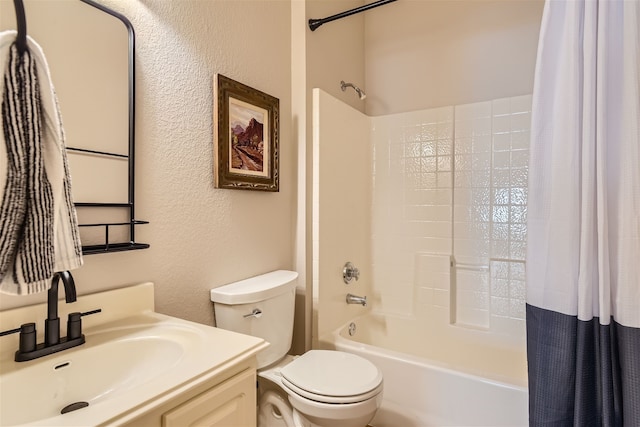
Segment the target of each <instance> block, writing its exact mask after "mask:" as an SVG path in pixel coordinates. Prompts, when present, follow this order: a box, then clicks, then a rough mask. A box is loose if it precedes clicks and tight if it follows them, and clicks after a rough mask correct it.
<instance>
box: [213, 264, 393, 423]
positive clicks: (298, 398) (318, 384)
mask: <svg viewBox="0 0 640 427" xmlns="http://www.w3.org/2000/svg"><path fill="white" fill-rule="evenodd" d="M297 276H298V275H297V273H295V272H292V271H283V270H280V271H274V272H271V273H267V274H264V275H262V276H257V277H253V278H250V279H246V280H243V281H240V282H235V283H232V284H229V285H225V286H221V287H219V288H214V289H212V290H211V300H212V301H213V302H214V311H215V317H216V324H217V326H218V327H220V328H223V329H229V330H233V331H236V332H240V333H245V334H249V335H254V336H258V337H261V338H264V339H265V340H267V341H269V342H270V343H271V346H270V347H269V348H267V349H266V350H264V351H263V352H260V353H259V354H258V355H257V359H258V377H259V381H258V383H259V398H258V400H259V403H258V405H259V407H258V426H259V427H365V426H366V425H367V423H368V422H369V421H371V419H372V418H373V416H374V415H375V413H376V411H377V409H378V408H379V407H380V404H381V402H382V390H383V380H382V373H381V371H380V369H378V368H377V367H376V366H375V365H374V364H373V363H371V362H370V361H368V360H366V359H364V358H362V357H360V356H357V355H354V354H351V353H344V352H339V351H331V350H310V351H308V352H306V353H305V354H303V355H301V356H290V355H287V352H288V351H289V348H290V346H291V338H292V335H293V311H294V298H295V282H296V279H297Z"/></svg>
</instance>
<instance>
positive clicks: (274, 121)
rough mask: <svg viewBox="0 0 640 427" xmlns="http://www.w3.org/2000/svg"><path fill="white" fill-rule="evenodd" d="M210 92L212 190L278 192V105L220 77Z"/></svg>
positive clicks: (271, 98) (215, 78)
mask: <svg viewBox="0 0 640 427" xmlns="http://www.w3.org/2000/svg"><path fill="white" fill-rule="evenodd" d="M213 91H214V100H215V101H214V105H213V118H214V126H213V133H214V135H213V144H214V178H215V182H214V184H215V187H216V188H229V189H239V190H261V191H279V187H280V182H279V171H278V159H279V155H278V146H279V141H278V138H279V124H280V123H279V103H280V101H279V100H278V98H275V97H273V96H271V95H268V94H266V93H264V92H261V91H259V90H257V89H254V88H252V87H249V86H247V85H244V84H242V83H240V82H237V81H235V80H232V79H230V78H228V77H225V76H223V75H221V74H216V75H215V77H214V85H213Z"/></svg>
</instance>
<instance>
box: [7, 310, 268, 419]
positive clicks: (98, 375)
mask: <svg viewBox="0 0 640 427" xmlns="http://www.w3.org/2000/svg"><path fill="white" fill-rule="evenodd" d="M85 336H86V340H87V342H86V343H85V344H83V345H81V346H79V347H75V348H73V349H69V350H65V351H62V352H60V353H55V354H53V355H49V356H45V357H42V358H40V359H36V360H33V361H28V362H21V363H17V362H13V361H5V360H3V361H2V364H1V365H0V425H2V426H5V425H16V424H29V425H41V426H44V425H46V426H56V425H58V426H72V425H100V424H105V423H108V424H117V423H115V422H114V419H118V417H119V416H121V414H123V413H125V412H127V411H131V410H132V409H134V408H135V410H137V411H138V412H139V413H143V412H144V411H145V410H148V409H149V407H150V406H149V405H153V403H152V402H154V399H155V398H156V397H157V396H159V395H161V394H162V395H165V394H166V393H169V394H170V392H171V391H172V390H173V391H175V392H176V393H178V392H179V387H180V386H181V385H183V384H185V383H186V382H189V381H193V379H194V378H198V377H199V376H202V375H206V373H207V372H210V371H211V370H213V369H215V368H217V367H219V366H221V365H222V364H224V363H225V362H228V361H230V360H232V359H234V358H237V357H238V355H239V353H242V351H243V350H242V349H241V347H238V346H237V345H235V344H239V343H240V342H239V341H237V342H235V344H234V340H236V339H237V338H236V336H237V337H243V338H248V337H245V336H242V335H238V334H233V335H230V334H229V333H228V331H224V330H220V329H216V328H211V327H207V326H204V325H200V324H196V323H191V322H187V321H184V320H180V319H176V318H172V317H168V316H164V315H161V314H157V313H154V312H148V313H144V314H140V315H137V316H133V317H129V318H126V319H122V320H118V321H116V322H111V323H108V324H104V325H101V326H96V327H94V328H89V329H88V330H86V331H85ZM250 344H252V345H250V347H254V346H255V347H259V346H261V345H264V344H262V343H261V342H259V341H257V340H256V341H255V342H252V343H250ZM246 345H247V343H246V342H244V343H243V346H245V347H244V348H246ZM234 347H235V350H234ZM245 351H246V350H245ZM252 354H253V353H252ZM163 397H164V396H163ZM78 402H83V403H81V404H78V405H77V406H78V407H79V408H78V409H76V410H73V411H71V412H67V413H64V414H61V410H62V409H63V408H65V407H67V406H68V405H71V404H74V403H78ZM85 403H87V404H88V405H85ZM151 407H152V406H151ZM134 412H135V411H134Z"/></svg>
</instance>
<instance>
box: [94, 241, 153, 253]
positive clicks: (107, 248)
mask: <svg viewBox="0 0 640 427" xmlns="http://www.w3.org/2000/svg"><path fill="white" fill-rule="evenodd" d="M148 248H149V245H148V244H146V243H113V244H110V245H90V246H83V247H82V253H83V254H84V255H94V254H105V253H109V252H123V251H135V250H138V249H148Z"/></svg>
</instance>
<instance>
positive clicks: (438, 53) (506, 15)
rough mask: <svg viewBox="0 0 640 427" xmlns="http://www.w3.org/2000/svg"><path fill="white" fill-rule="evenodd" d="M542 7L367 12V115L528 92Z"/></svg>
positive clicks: (416, 5) (500, 1)
mask: <svg viewBox="0 0 640 427" xmlns="http://www.w3.org/2000/svg"><path fill="white" fill-rule="evenodd" d="M543 5H544V1H543V0H463V1H454V0H440V1H437V0H406V1H399V2H394V3H391V4H388V5H385V6H382V7H380V8H378V9H375V10H374V11H371V12H370V13H367V14H366V17H365V46H366V48H365V52H366V55H365V57H366V59H365V63H366V87H367V89H368V91H367V94H368V95H369V96H368V97H367V100H366V102H367V109H366V111H367V114H369V115H371V116H378V115H383V114H390V113H398V112H405V111H415V110H421V109H425V108H432V107H439V106H444V105H459V104H467V103H472V102H477V101H485V100H489V99H496V98H503V97H509V96H516V95H524V94H527V93H531V91H532V88H533V73H534V67H535V60H536V49H537V45H538V33H539V30H540V22H541V19H542V8H543Z"/></svg>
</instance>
